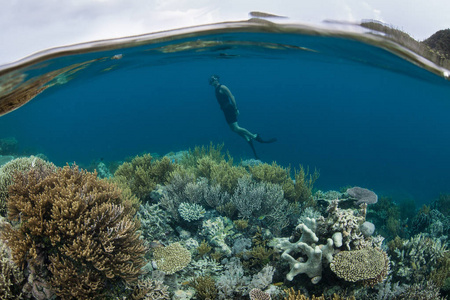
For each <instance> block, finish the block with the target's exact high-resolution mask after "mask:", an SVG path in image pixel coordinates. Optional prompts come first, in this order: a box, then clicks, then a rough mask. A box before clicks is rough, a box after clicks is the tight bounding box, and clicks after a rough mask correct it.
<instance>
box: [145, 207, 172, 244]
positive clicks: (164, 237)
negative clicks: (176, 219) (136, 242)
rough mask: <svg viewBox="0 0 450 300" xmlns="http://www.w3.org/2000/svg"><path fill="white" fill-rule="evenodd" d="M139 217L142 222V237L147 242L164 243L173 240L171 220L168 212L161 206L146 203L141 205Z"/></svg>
mask: <svg viewBox="0 0 450 300" xmlns="http://www.w3.org/2000/svg"><path fill="white" fill-rule="evenodd" d="M137 217H138V219H139V221H140V222H141V231H142V237H143V238H144V240H146V241H153V240H159V241H163V242H167V241H171V240H172V235H171V234H172V233H173V232H174V230H173V228H172V227H171V226H170V225H169V223H170V221H171V218H170V215H169V213H168V212H167V211H165V210H162V209H161V208H160V205H159V204H152V205H150V204H149V203H145V204H144V205H141V206H140V208H139V210H138V212H137Z"/></svg>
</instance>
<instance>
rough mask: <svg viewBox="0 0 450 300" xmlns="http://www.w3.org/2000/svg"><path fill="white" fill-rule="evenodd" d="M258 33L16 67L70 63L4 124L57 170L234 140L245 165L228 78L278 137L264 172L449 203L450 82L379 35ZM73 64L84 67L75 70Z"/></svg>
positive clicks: (89, 51) (222, 32) (200, 34)
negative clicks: (299, 171) (225, 97)
mask: <svg viewBox="0 0 450 300" xmlns="http://www.w3.org/2000/svg"><path fill="white" fill-rule="evenodd" d="M258 26H260V28H259V27H258V30H255V29H254V28H251V29H249V28H247V27H245V26H244V27H242V28H236V27H234V28H233V29H232V30H231V29H230V30H227V28H226V27H224V26H222V27H221V26H218V27H216V28H215V30H209V31H202V30H201V29H200V30H198V29H196V30H192V31H189V30H187V32H188V34H184V33H183V34H180V33H179V32H174V33H168V34H167V35H168V36H169V37H164V38H162V37H163V35H162V34H159V35H156V36H151V35H150V36H147V37H142V38H141V39H136V40H138V41H137V43H136V44H132V43H130V40H129V39H128V40H123V41H121V40H119V41H113V42H111V44H112V45H110V44H108V42H103V43H102V44H101V45H106V46H107V47H109V48H108V49H109V50H106V49H102V48H98V47H100V46H99V44H93V45H94V46H95V47H91V45H86V46H83V45H82V46H79V47H77V48H76V49H78V52H79V53H70V52H68V54H67V55H63V54H64V53H62V52H61V53H58V49H56V50H53V52H51V53H50V54H49V53H43V56H42V57H39V56H35V57H33V58H30V59H28V60H25V61H24V64H25V65H20V64H15V65H10V66H4V67H3V68H2V70H0V72H1V73H0V74H2V77H1V81H0V82H2V83H3V84H4V83H5V82H8V81H10V80H11V77H13V78H20V76H21V74H25V76H26V77H25V81H26V80H29V79H32V78H35V77H37V76H42V75H43V74H48V73H49V72H51V71H54V70H61V69H62V68H66V67H67V66H71V67H70V68H69V70H65V71H66V72H61V71H60V72H59V73H60V74H59V75H58V76H57V77H55V78H53V79H52V80H51V81H50V83H48V82H46V81H44V82H42V83H41V84H39V87H41V86H45V85H50V87H48V88H47V89H45V90H43V91H42V92H41V93H40V94H39V95H38V96H36V97H35V98H34V99H33V100H32V101H30V102H29V103H27V104H26V105H24V106H22V107H20V108H19V109H17V110H15V111H13V112H10V113H8V114H5V115H3V116H2V117H0V138H7V137H14V138H16V139H17V141H18V143H19V147H20V151H21V152H22V153H26V154H36V153H43V154H45V155H46V156H47V157H48V159H49V160H50V161H52V162H54V163H56V164H58V165H64V164H65V163H66V162H74V161H75V162H77V164H79V165H81V166H88V165H89V164H90V163H91V162H92V161H100V160H103V161H106V162H110V161H123V160H124V159H126V158H127V157H129V156H135V155H137V154H142V153H143V152H151V153H158V154H160V155H164V154H166V153H168V152H171V151H174V152H175V151H180V150H187V149H188V148H193V147H195V146H196V145H208V144H209V143H210V142H212V143H214V144H217V143H224V149H226V150H229V151H230V154H231V155H232V156H233V157H234V158H235V160H236V161H239V160H240V159H248V158H253V154H252V151H251V149H250V147H249V146H248V145H247V143H246V142H245V141H244V140H243V139H242V138H240V137H239V136H238V135H236V134H234V133H233V132H232V131H231V130H230V129H229V128H228V126H227V124H226V122H225V119H224V117H223V114H222V112H221V110H220V109H219V106H218V104H217V101H216V99H215V96H214V89H213V88H212V87H211V86H209V85H208V79H209V76H210V75H212V74H218V75H220V78H221V82H222V83H223V84H225V85H226V86H228V87H229V88H230V90H231V91H232V93H233V94H234V95H235V97H236V101H237V104H238V107H239V110H240V115H239V124H240V125H241V126H242V127H245V128H247V129H249V130H250V131H252V132H255V133H259V134H261V136H262V137H263V138H269V137H276V138H277V139H278V141H277V142H276V143H273V144H256V145H255V147H256V151H257V153H258V155H259V157H260V159H261V160H263V161H264V162H269V163H270V162H272V161H276V162H277V163H278V164H281V165H285V166H287V165H289V164H291V165H292V166H294V167H295V166H298V165H299V164H302V165H304V166H309V167H310V168H317V169H319V170H320V178H319V180H318V181H317V182H316V184H315V187H316V188H318V189H323V190H329V189H339V188H341V187H345V186H363V187H366V188H369V189H371V190H374V191H375V192H376V193H377V194H378V195H380V196H382V195H385V196H390V197H393V199H394V200H398V201H400V200H404V199H413V200H415V201H416V202H417V203H429V202H431V201H432V200H434V199H435V198H437V197H438V196H439V195H440V194H441V193H450V186H449V179H450V175H449V170H450V156H449V155H448V154H449V153H450V130H449V129H450V118H449V117H448V116H449V112H450V101H449V95H450V82H449V81H448V80H446V79H444V77H442V76H439V75H437V74H435V73H433V72H430V71H429V70H426V69H425V68H422V67H421V66H418V65H417V64H416V63H412V62H410V61H408V60H406V59H404V58H402V57H401V56H399V55H397V54H394V53H393V52H392V51H388V50H386V49H384V48H383V47H380V46H377V43H376V41H379V38H372V39H369V40H366V41H369V43H365V42H363V40H364V39H363V38H362V37H363V35H352V34H346V35H345V34H344V35H343V34H342V33H339V34H336V33H334V32H328V33H327V34H325V35H322V34H313V33H314V32H312V31H302V30H291V31H288V30H284V31H283V30H280V31H279V32H277V31H276V30H271V29H270V27H267V28H266V27H265V26H264V25H258ZM171 34H172V36H171ZM155 38H157V39H155ZM366 38H367V37H366ZM381 44H382V43H380V45H381ZM133 45H135V46H133ZM61 50H67V49H61ZM69 50H71V51H72V50H73V48H69ZM45 55H53V58H51V57H50V56H45ZM116 58H118V59H116ZM74 64H82V66H83V68H82V69H80V70H77V71H76V72H73V74H69V73H71V72H70V70H73V69H74V68H75V66H74ZM50 79H51V78H50ZM19 88H20V85H16V86H15V89H19ZM2 101H3V102H4V101H6V100H5V98H0V103H1V102H2Z"/></svg>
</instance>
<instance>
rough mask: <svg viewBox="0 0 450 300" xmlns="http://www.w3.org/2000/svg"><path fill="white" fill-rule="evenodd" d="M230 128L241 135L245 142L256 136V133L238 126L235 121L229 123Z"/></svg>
mask: <svg viewBox="0 0 450 300" xmlns="http://www.w3.org/2000/svg"><path fill="white" fill-rule="evenodd" d="M230 128H231V130H233V131H234V132H236V133H237V134H239V135H240V136H242V137H243V138H244V139H245V140H246V141H247V142H248V141H251V140H252V139H254V138H256V136H257V135H256V134H253V133H251V132H250V131H248V130H247V129H245V128H242V127H239V125H238V123H237V122H234V123H231V124H230Z"/></svg>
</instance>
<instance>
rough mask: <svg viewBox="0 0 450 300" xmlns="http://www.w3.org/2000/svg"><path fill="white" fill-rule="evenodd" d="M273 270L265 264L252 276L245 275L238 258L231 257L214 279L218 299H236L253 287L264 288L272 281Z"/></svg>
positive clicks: (246, 293)
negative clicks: (215, 279)
mask: <svg viewBox="0 0 450 300" xmlns="http://www.w3.org/2000/svg"><path fill="white" fill-rule="evenodd" d="M274 272H275V269H274V268H273V267H271V266H266V267H264V268H263V269H262V270H261V271H260V272H258V273H257V274H255V275H253V277H251V276H245V275H244V269H243V267H242V263H241V262H240V260H239V259H236V258H232V259H230V261H229V262H228V263H227V265H226V269H225V271H224V272H223V273H222V275H221V276H220V277H219V278H218V279H217V281H216V287H217V289H218V299H221V300H224V299H236V298H237V297H239V296H242V295H248V293H249V292H250V291H251V290H252V289H254V288H257V289H260V290H264V289H265V288H266V287H268V286H269V285H270V284H271V283H272V276H273V273H274Z"/></svg>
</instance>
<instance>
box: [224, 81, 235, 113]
mask: <svg viewBox="0 0 450 300" xmlns="http://www.w3.org/2000/svg"><path fill="white" fill-rule="evenodd" d="M221 89H222V92H224V93H225V94H226V95H227V96H228V98H230V101H231V104H232V105H233V107H234V109H236V110H238V109H237V105H236V99H234V96H233V94H232V93H231V91H230V89H229V88H227V87H226V86H224V85H222V86H221Z"/></svg>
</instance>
